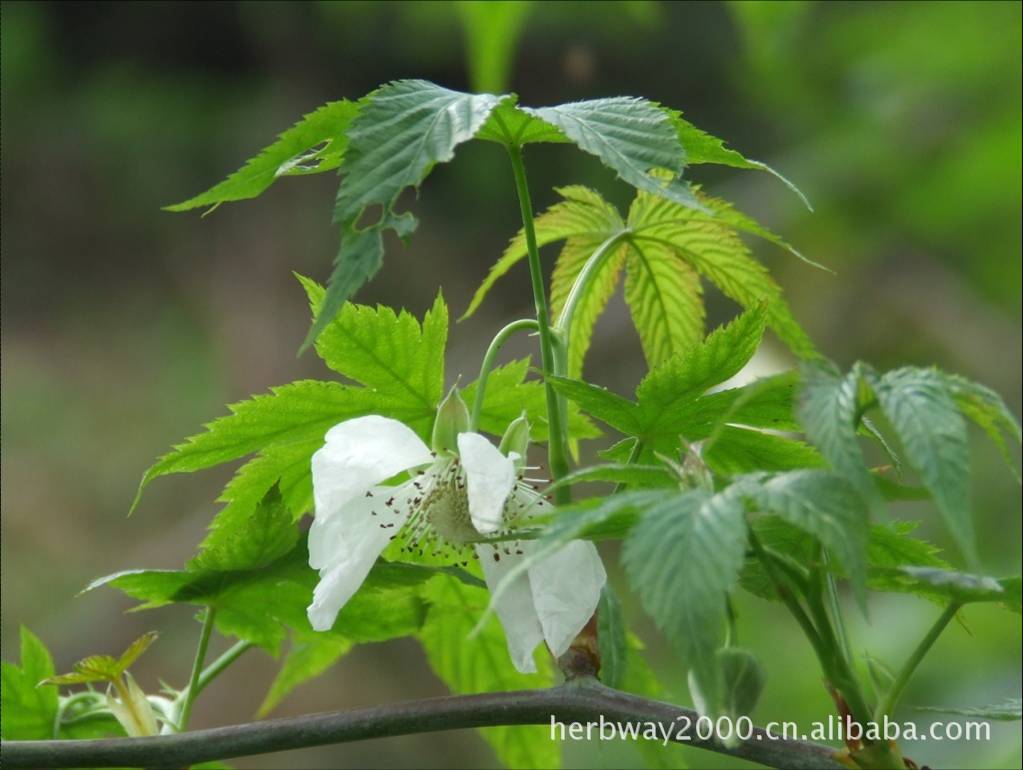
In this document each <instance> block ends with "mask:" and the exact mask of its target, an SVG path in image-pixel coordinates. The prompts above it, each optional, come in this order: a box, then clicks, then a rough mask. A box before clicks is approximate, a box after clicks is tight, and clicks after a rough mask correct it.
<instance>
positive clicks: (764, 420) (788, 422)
mask: <svg viewBox="0 0 1023 770" xmlns="http://www.w3.org/2000/svg"><path fill="white" fill-rule="evenodd" d="M798 387H799V373H798V372H795V371H793V372H786V373H785V374H778V375H775V376H773V377H762V378H760V379H758V380H755V381H753V382H751V383H750V384H749V385H744V386H742V387H740V388H729V389H727V390H719V391H716V392H714V393H709V394H707V395H705V396H701V397H700V398H699V399H698V400H697V401H696V402H695V403H694V404H693V408H692V410H691V414H690V415H689V419H687V421H686V423H685V425H684V426H683V427H682V431H681V432H682V433H683V434H684V435H685V436H686V438H687V439H689V440H690V441H699V440H701V439H705V438H708V437H711V436H714V435H716V434H717V432H718V431H719V430H720V429H721V428H723V427H724V426H725V425H726V424H730V423H737V424H742V425H748V426H750V427H753V428H769V429H771V430H782V431H789V432H797V431H800V430H801V429H802V428H801V426H800V424H799V422H798V421H797V420H796V417H795V413H794V405H795V401H796V392H797V389H798Z"/></svg>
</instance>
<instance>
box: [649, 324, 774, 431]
mask: <svg viewBox="0 0 1023 770" xmlns="http://www.w3.org/2000/svg"><path fill="white" fill-rule="evenodd" d="M765 318H766V310H765V308H764V307H763V306H760V307H756V308H754V309H753V310H749V311H747V312H745V313H743V314H742V315H740V316H739V317H737V318H735V319H734V320H733V321H731V322H730V323H728V324H726V325H724V326H721V327H718V328H717V329H715V330H714V331H713V332H712V333H711V334H710V335H708V337H707V339H706V340H704V342H703V343H702V344H701V345H699V346H697V347H694V348H692V349H690V350H688V351H686V352H685V353H684V354H682V355H676V356H673V357H672V358H670V359H669V360H668V361H666V362H665V363H664V364H663V365H661V366H659V367H657V368H656V369H654V370H653V371H651V372H650V373H649V374H647V376H646V377H644V378H643V380H642V382H640V384H639V386H638V387H637V388H636V398H637V400H638V401H639V414H640V415H641V419H642V421H643V423H644V425H645V426H646V430H647V431H648V432H651V431H653V430H657V431H673V430H675V429H676V426H677V425H678V423H679V420H678V416H679V414H680V411H681V410H682V409H683V407H685V406H686V405H688V404H690V403H692V402H693V401H695V400H696V399H697V398H698V397H699V396H701V395H703V393H704V392H705V391H706V390H708V389H709V388H711V387H713V386H714V385H717V384H719V383H721V382H724V381H725V380H727V379H729V378H731V377H733V376H734V375H735V374H737V373H738V372H739V371H740V370H741V369H742V368H743V367H744V366H745V365H746V364H747V363H748V362H749V360H750V359H751V358H752V357H753V354H754V353H755V352H756V350H757V348H758V347H759V346H760V339H761V336H762V335H763V333H764V323H765Z"/></svg>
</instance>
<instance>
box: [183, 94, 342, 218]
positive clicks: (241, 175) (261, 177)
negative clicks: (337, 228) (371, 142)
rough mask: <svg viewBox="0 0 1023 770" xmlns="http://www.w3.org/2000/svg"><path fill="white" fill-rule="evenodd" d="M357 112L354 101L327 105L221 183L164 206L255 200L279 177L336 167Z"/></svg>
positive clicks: (209, 204)
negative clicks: (191, 196) (347, 130)
mask: <svg viewBox="0 0 1023 770" xmlns="http://www.w3.org/2000/svg"><path fill="white" fill-rule="evenodd" d="M358 111H359V104H358V103H357V102H349V101H346V100H344V99H342V100H341V101H337V102H328V103H327V104H325V105H323V106H322V107H320V108H318V109H317V110H315V111H313V112H310V113H309V114H308V115H306V116H304V117H303V118H302V119H301V120H300V121H299V122H298V123H296V124H295V125H294V126H292V127H291V128H289V129H288V130H287V131H285V132H284V133H282V134H281V135H280V136H279V137H278V138H277V141H276V142H274V143H273V144H271V145H270V146H269V147H266V148H264V149H263V150H261V151H260V153H259V154H258V155H256V156H255V157H253V158H251V159H250V160H248V161H246V163H245V165H244V166H242V167H241V168H240V169H238V170H237V171H235V172H234V173H233V174H231V175H230V176H229V177H228V178H227V179H225V180H224V181H223V182H221V183H220V184H218V185H215V186H213V187H211V188H210V189H209V190H207V191H206V192H204V193H200V194H199V195H196V196H195V197H193V198H189V199H188V200H186V201H182V202H181V203H176V204H174V205H172V206H167V207H166V210H167V211H187V210H189V209H194V208H198V207H200V206H218V205H219V204H221V203H225V202H227V201H239V200H245V199H248V198H255V197H257V196H259V195H260V194H261V193H262V192H263V191H264V190H266V189H267V188H268V187H269V186H270V185H271V184H273V183H274V182H275V181H276V180H277V179H278V178H279V177H281V176H288V175H297V174H316V173H320V172H323V171H329V170H331V169H334V168H337V167H338V166H339V165H340V164H341V158H342V157H343V155H344V152H345V147H346V146H347V144H348V138H347V136H346V135H345V130H346V129H347V128H348V126H349V125H350V124H351V122H352V120H353V118H354V117H355V115H356V114H357V113H358Z"/></svg>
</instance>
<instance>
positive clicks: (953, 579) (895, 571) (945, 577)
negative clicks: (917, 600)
mask: <svg viewBox="0 0 1023 770" xmlns="http://www.w3.org/2000/svg"><path fill="white" fill-rule="evenodd" d="M878 573H882V574H883V575H884V577H886V578H888V580H889V581H890V583H889V586H890V588H889V590H898V591H900V592H903V593H915V594H921V595H929V596H934V597H941V598H944V599H945V600H946V601H954V602H958V603H960V604H972V603H975V602H998V603H1001V604H1005V605H1007V606H1008V607H1010V608H1015V610H1016V612H1019V605H1020V582H1019V578H1018V577H1016V578H1004V579H1002V580H998V579H996V578H993V577H987V576H985V575H973V574H970V573H968V572H957V571H954V570H949V569H941V568H939V567H923V566H918V565H903V566H900V567H888V568H877V569H875V574H878Z"/></svg>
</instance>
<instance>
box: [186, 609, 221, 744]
mask: <svg viewBox="0 0 1023 770" xmlns="http://www.w3.org/2000/svg"><path fill="white" fill-rule="evenodd" d="M216 614H217V611H216V610H215V609H213V608H212V607H207V608H206V615H205V617H204V618H203V621H202V630H201V631H200V632H199V644H198V645H197V646H196V648H195V660H194V661H193V662H192V675H191V677H189V680H188V689H186V690H185V692H184V700H183V702H182V704H181V713H180V715H179V716H178V729H179V730H187V729H188V718H189V717H190V716H192V704H194V703H195V698H196V696H197V695H198V694H199V677H200V676H201V675H202V667H203V663H204V662H205V660H206V649H207V648H208V647H209V646H210V634H212V633H213V619H214V617H216Z"/></svg>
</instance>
